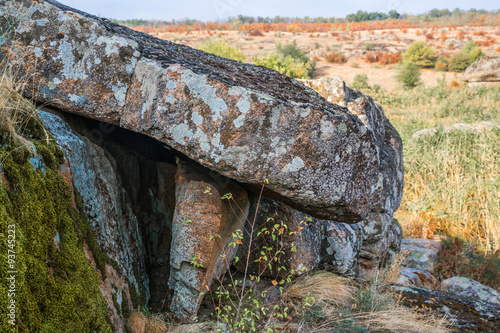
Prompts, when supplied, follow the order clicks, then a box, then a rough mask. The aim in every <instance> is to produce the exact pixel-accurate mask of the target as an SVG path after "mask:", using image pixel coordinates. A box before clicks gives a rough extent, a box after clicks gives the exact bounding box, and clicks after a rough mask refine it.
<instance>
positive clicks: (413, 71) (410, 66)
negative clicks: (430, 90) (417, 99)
mask: <svg viewBox="0 0 500 333" xmlns="http://www.w3.org/2000/svg"><path fill="white" fill-rule="evenodd" d="M395 79H396V81H398V82H399V83H401V84H402V85H403V88H410V89H411V88H415V87H416V86H418V85H419V84H420V69H419V68H418V66H417V65H416V64H415V63H413V62H411V61H408V62H403V64H401V65H400V66H399V68H398V71H397V74H396V76H395Z"/></svg>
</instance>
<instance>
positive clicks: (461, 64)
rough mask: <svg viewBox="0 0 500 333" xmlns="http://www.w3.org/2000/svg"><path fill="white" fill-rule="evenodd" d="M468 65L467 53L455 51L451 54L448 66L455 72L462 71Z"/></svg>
mask: <svg viewBox="0 0 500 333" xmlns="http://www.w3.org/2000/svg"><path fill="white" fill-rule="evenodd" d="M467 66H469V55H467V54H466V53H464V52H457V53H454V54H453V55H452V56H451V59H450V68H451V69H452V70H453V71H455V72H463V71H464V70H465V69H466V68H467Z"/></svg>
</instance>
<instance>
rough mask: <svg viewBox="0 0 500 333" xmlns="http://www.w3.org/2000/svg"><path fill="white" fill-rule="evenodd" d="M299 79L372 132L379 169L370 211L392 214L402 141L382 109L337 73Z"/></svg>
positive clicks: (398, 191) (400, 179)
mask: <svg viewBox="0 0 500 333" xmlns="http://www.w3.org/2000/svg"><path fill="white" fill-rule="evenodd" d="M300 81H301V82H302V83H304V84H305V85H306V86H308V87H310V88H312V89H314V90H316V91H318V92H319V94H320V95H322V96H323V97H324V98H325V99H327V100H328V101H330V102H332V103H335V104H338V105H341V106H344V107H347V108H348V109H349V111H350V112H352V114H354V115H356V116H358V118H359V119H360V120H361V121H362V122H363V124H365V125H366V127H367V128H369V129H370V130H371V131H373V133H374V135H375V140H376V146H377V151H378V153H379V154H378V158H379V170H378V182H377V186H376V190H375V197H374V201H373V206H372V207H371V210H372V211H376V212H387V213H389V214H391V215H392V213H394V211H396V209H397V208H398V207H399V204H400V202H401V196H402V194H403V185H404V180H403V144H402V141H401V138H400V136H399V134H398V133H397V131H396V130H395V129H394V127H393V126H392V125H391V123H390V122H389V120H388V119H387V118H386V117H385V115H384V110H383V109H382V108H381V107H380V105H378V104H377V103H375V102H374V101H373V99H372V98H371V97H369V96H366V95H364V94H362V93H360V92H359V91H357V90H354V89H351V88H349V87H348V86H346V84H345V82H344V81H343V80H342V79H341V78H339V77H337V76H333V77H325V78H320V79H318V80H300ZM347 149H348V148H347Z"/></svg>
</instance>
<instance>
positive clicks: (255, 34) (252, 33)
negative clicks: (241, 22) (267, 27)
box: [248, 29, 264, 37]
mask: <svg viewBox="0 0 500 333" xmlns="http://www.w3.org/2000/svg"><path fill="white" fill-rule="evenodd" d="M248 36H252V37H261V36H264V34H263V33H262V32H261V31H260V30H257V29H255V30H252V31H250V32H249V33H248Z"/></svg>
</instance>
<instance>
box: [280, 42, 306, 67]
mask: <svg viewBox="0 0 500 333" xmlns="http://www.w3.org/2000/svg"><path fill="white" fill-rule="evenodd" d="M276 54H277V56H278V57H280V58H283V59H285V58H287V57H292V59H293V60H294V61H295V62H298V63H308V62H309V63H310V62H311V60H310V59H309V57H308V56H307V55H306V51H304V50H302V49H301V48H300V47H298V45H297V42H296V41H295V40H294V41H293V42H291V43H288V44H281V43H278V44H276Z"/></svg>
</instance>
